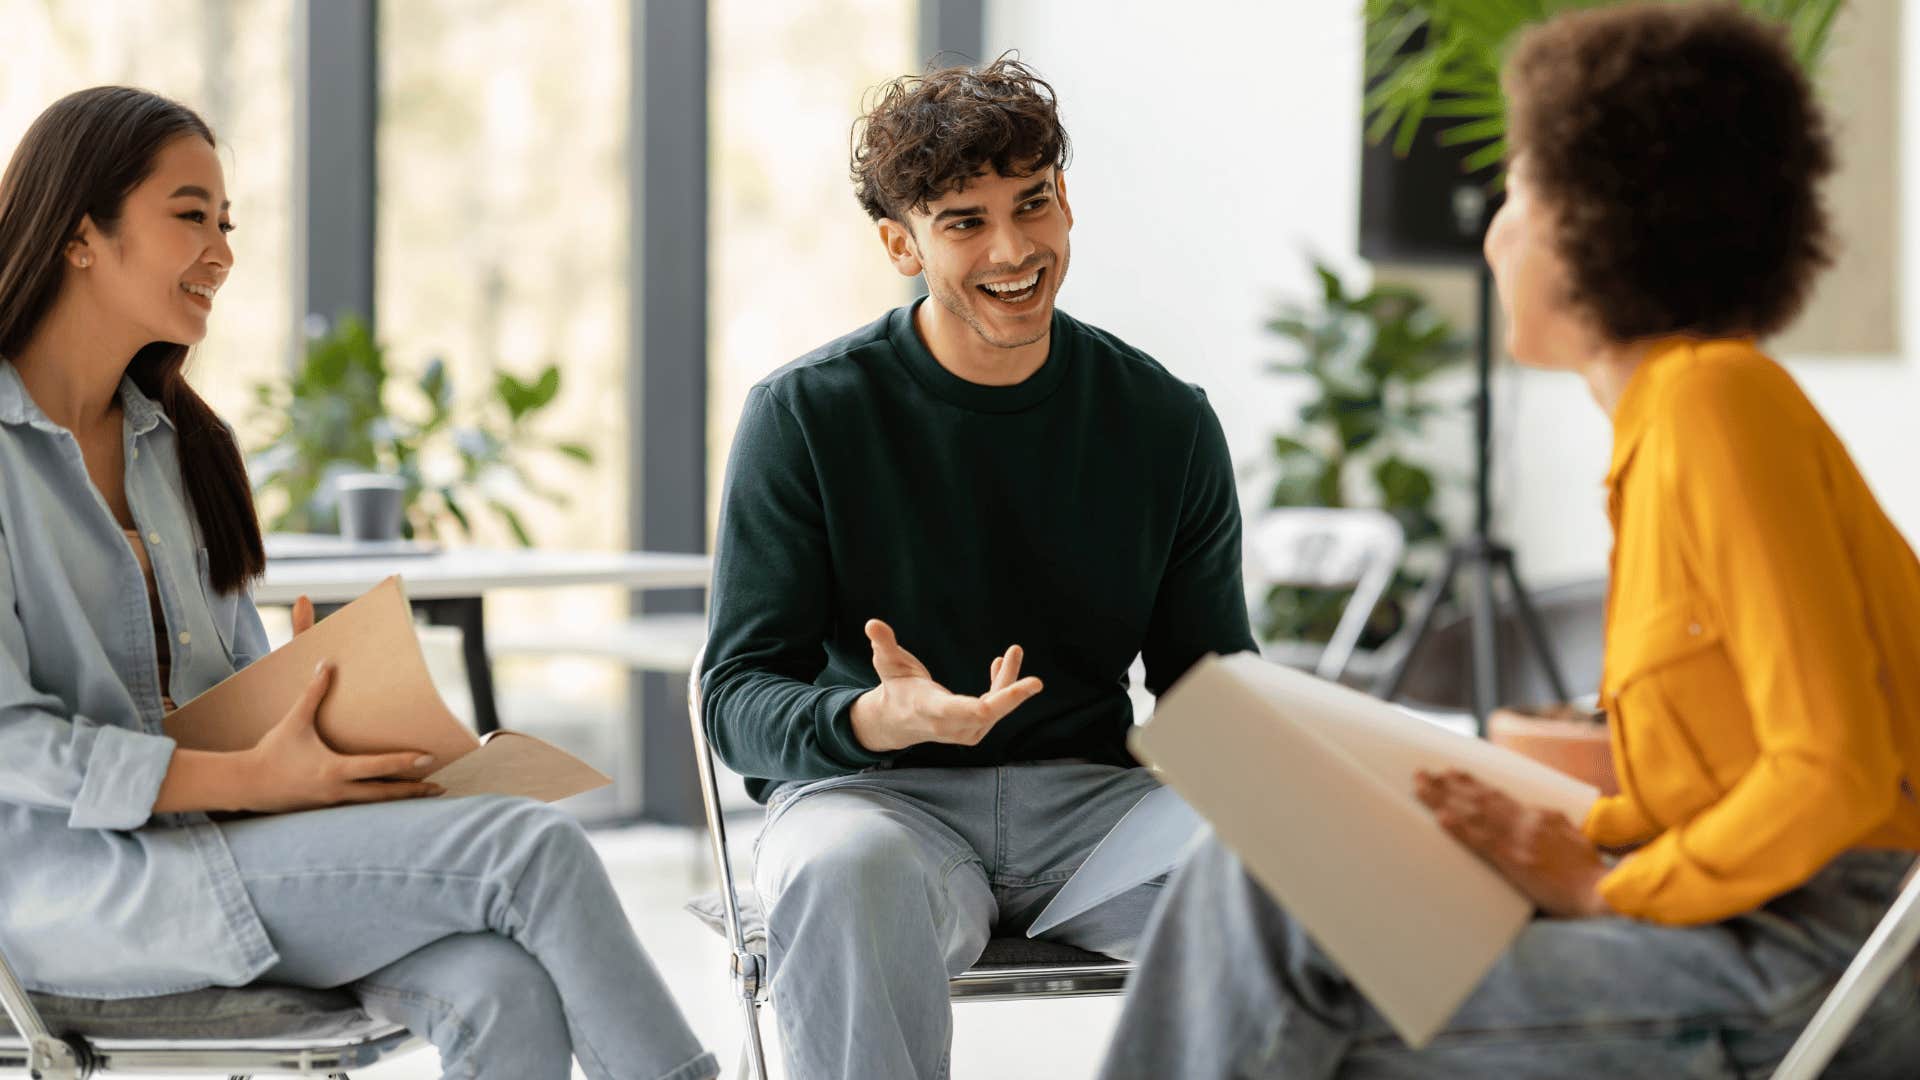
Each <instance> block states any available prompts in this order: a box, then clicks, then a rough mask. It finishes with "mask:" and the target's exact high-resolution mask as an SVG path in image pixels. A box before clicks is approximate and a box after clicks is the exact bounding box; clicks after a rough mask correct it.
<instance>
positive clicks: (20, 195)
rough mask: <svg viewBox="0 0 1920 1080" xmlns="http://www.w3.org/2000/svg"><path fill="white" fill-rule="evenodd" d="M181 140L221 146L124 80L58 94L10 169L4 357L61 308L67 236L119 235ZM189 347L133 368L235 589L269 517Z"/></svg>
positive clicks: (170, 104)
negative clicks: (168, 149)
mask: <svg viewBox="0 0 1920 1080" xmlns="http://www.w3.org/2000/svg"><path fill="white" fill-rule="evenodd" d="M182 136H197V137H199V138H202V139H205V140H207V142H208V144H209V145H211V144H212V143H213V131H212V130H211V129H210V128H208V127H207V124H206V121H204V120H202V119H200V117H199V116H198V115H197V114H195V113H194V111H193V110H192V109H189V108H187V107H186V106H184V105H181V104H180V103H178V102H175V101H170V100H168V99H166V98H163V97H161V96H159V95H158V94H152V93H149V92H147V91H145V90H135V89H132V88H129V87H125V86H96V87H94V88H92V89H90V90H81V91H79V92H77V93H73V94H68V95H67V96H66V97H63V98H61V99H60V100H59V101H56V102H54V103H53V104H52V105H51V106H49V107H48V108H47V111H46V112H43V113H41V114H40V118H39V119H37V120H35V121H34V122H33V126H32V127H30V128H28V129H27V134H26V136H25V137H24V138H22V139H21V140H20V145H19V146H18V147H17V148H15V150H14V152H13V160H11V161H10V162H8V163H7V171H6V175H5V176H4V177H0V357H4V356H11V355H13V354H14V353H16V352H17V351H18V350H19V349H20V348H21V347H22V346H24V345H25V344H26V343H27V341H28V340H29V339H30V338H31V337H32V336H33V332H34V330H35V329H36V328H37V327H39V325H40V321H41V320H42V319H44V318H46V316H47V312H48V310H49V309H51V308H52V307H53V301H54V298H55V296H57V295H58V294H59V291H60V276H61V274H63V273H64V272H65V268H66V267H65V263H66V259H65V252H66V249H67V243H68V241H70V240H72V239H73V237H74V236H75V235H76V234H77V233H78V232H79V229H80V219H81V218H82V217H91V218H92V219H93V223H94V225H95V226H96V227H97V228H98V229H99V230H100V231H101V232H102V233H104V234H106V235H108V236H112V235H113V234H114V232H115V230H116V229H117V228H118V227H119V225H120V215H121V211H122V210H123V209H124V207H125V204H126V200H127V195H128V194H129V193H130V192H132V191H133V189H134V188H136V187H138V186H139V185H140V182H141V181H143V180H145V179H146V178H147V177H148V176H149V175H151V174H152V172H153V168H154V161H155V159H156V158H157V157H158V156H159V154H160V150H161V148H162V147H165V146H166V145H167V144H168V143H170V142H172V141H173V140H174V139H177V138H180V137H182ZM186 362H187V347H186V346H185V345H182V344H179V343H177V342H170V341H155V342H150V343H148V344H147V345H145V346H143V347H142V348H141V349H140V351H139V352H137V353H135V354H134V355H133V359H132V361H131V362H130V363H129V364H128V365H127V374H128V375H129V376H131V377H132V379H133V381H134V385H136V386H138V387H139V388H140V390H141V392H142V393H144V394H146V395H147V396H148V397H150V398H152V399H153V400H155V401H157V402H159V403H160V407H161V408H162V409H163V410H165V411H166V414H167V418H168V419H169V420H171V421H172V422H173V427H174V430H175V432H176V433H177V436H178V440H179V447H180V479H181V481H182V483H183V486H184V487H185V489H186V492H187V501H188V502H189V503H190V504H191V506H192V508H193V513H194V517H195V519H196V520H197V521H198V522H199V524H200V536H201V539H202V540H203V541H204V542H205V543H206V545H207V555H208V562H209V571H210V576H211V578H212V583H213V586H214V587H215V588H217V589H219V590H220V591H221V592H232V591H234V590H236V589H238V588H240V587H241V586H242V585H244V584H246V583H247V582H248V581H250V580H252V579H253V578H256V577H259V576H260V574H261V573H262V572H264V571H265V570H266V566H267V555H266V549H265V548H264V547H263V546H262V544H261V542H260V519H259V517H258V516H257V515H256V513H255V511H254V508H253V492H252V490H251V489H250V488H249V487H248V486H247V467H246V462H245V461H244V460H243V459H242V458H241V456H240V446H239V444H238V443H236V442H235V441H234V438H233V431H232V430H231V429H230V428H228V427H227V425H226V424H224V423H222V422H221V421H220V418H219V417H218V416H216V415H214V412H213V409H212V408H210V407H209V406H208V405H207V403H206V402H205V401H204V400H202V399H201V397H200V395H199V394H196V393H194V391H193V388H192V387H190V386H188V385H187V380H186V376H185V375H184V374H183V372H182V369H183V368H184V367H185V366H186Z"/></svg>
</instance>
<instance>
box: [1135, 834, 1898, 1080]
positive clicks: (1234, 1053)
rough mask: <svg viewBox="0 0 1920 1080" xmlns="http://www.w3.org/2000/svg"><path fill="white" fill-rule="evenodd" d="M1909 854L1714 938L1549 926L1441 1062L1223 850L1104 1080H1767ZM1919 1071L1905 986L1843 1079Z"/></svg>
mask: <svg viewBox="0 0 1920 1080" xmlns="http://www.w3.org/2000/svg"><path fill="white" fill-rule="evenodd" d="M1912 861H1913V856H1912V855H1911V854H1910V853H1904V852H1884V851H1883V852H1854V853H1850V854H1847V855H1843V856H1841V857H1840V858H1839V859H1837V860H1835V861H1834V862H1833V864H1831V865H1830V866H1828V867H1827V868H1826V869H1825V870H1823V871H1821V872H1820V873H1819V874H1818V875H1816V876H1815V877H1814V879H1813V880H1812V881H1810V882H1808V883H1807V884H1806V885H1804V886H1802V887H1801V888H1799V889H1796V890H1794V891H1793V892H1790V893H1788V894H1786V895H1784V896H1781V897H1779V898H1777V899H1775V900H1774V901H1773V902H1771V903H1769V904H1767V905H1766V906H1765V907H1763V908H1761V909H1760V910H1758V911H1755V912H1752V913H1750V914H1747V915H1742V916H1738V917H1736V918H1733V919H1729V920H1727V921H1726V922H1721V923H1714V924H1710V925H1706V926H1693V927H1668V926H1656V925H1654V924H1651V923H1644V922H1637V921H1634V920H1631V919H1623V918H1610V919H1544V918H1543V919H1536V920H1534V922H1533V923H1532V924H1531V925H1529V926H1528V928H1527V929H1526V930H1524V931H1522V933H1521V935H1520V937H1519V938H1518V939H1517V940H1516V941H1515V942H1514V944H1513V946H1512V947H1511V948H1510V949H1508V950H1507V953H1506V955H1505V956H1504V957H1502V958H1501V959H1500V961H1499V962H1497V963H1496V964H1495V965H1494V967H1493V969H1492V971H1491V972H1490V973H1489V974H1488V975H1487V977H1486V979H1485V980H1484V981H1482V982H1481V984H1480V986H1479V988H1478V989H1476V990H1475V991H1474V993H1473V994H1472V995H1470V996H1469V997H1468V999H1467V1001H1466V1003H1465V1004H1464V1005H1462V1006H1461V1008H1460V1011H1459V1012H1458V1013H1456V1014H1455V1015H1454V1017H1453V1018H1452V1020H1451V1021H1450V1022H1449V1023H1448V1025H1447V1027H1446V1029H1445V1030H1443V1031H1442V1032H1441V1033H1440V1035H1439V1036H1438V1037H1437V1038H1435V1039H1434V1041H1433V1042H1432V1043H1431V1044H1430V1045H1429V1046H1428V1047H1427V1048H1425V1049H1424V1050H1420V1051H1415V1050H1411V1049H1409V1048H1408V1047H1407V1046H1406V1044H1405V1043H1402V1042H1401V1041H1400V1040H1399V1038H1397V1037H1396V1036H1395V1035H1394V1034H1393V1033H1392V1031H1391V1030H1390V1029H1389V1028H1388V1027H1387V1024H1386V1022H1385V1020H1384V1019H1382V1017H1381V1016H1380V1014H1379V1013H1377V1012H1376V1011H1374V1009H1373V1008H1372V1007H1371V1006H1370V1005H1368V1004H1367V1002H1366V1000H1365V999H1364V998H1363V997H1362V996H1361V995H1360V994H1359V992H1358V991H1356V990H1355V989H1354V988H1353V986H1352V984H1350V983H1349V982H1347V980H1346V978H1345V977H1344V976H1343V975H1342V974H1341V973H1340V971H1339V969H1338V968H1337V967H1336V966H1334V964H1333V963H1332V962H1331V961H1329V960H1328V959H1327V957H1326V956H1325V954H1323V953H1322V952H1321V951H1320V950H1319V949H1318V948H1317V947H1316V946H1315V945H1314V944H1313V942H1312V941H1311V940H1310V939H1309V938H1308V937H1307V935H1306V933H1305V931H1304V930H1303V929H1302V927H1301V926H1300V925H1299V924H1298V923H1297V922H1295V921H1294V920H1293V919H1292V918H1291V917H1290V916H1288V914H1287V913H1286V911H1284V910H1283V909H1282V908H1281V907H1280V906H1279V905H1278V904H1276V903H1274V902H1273V900H1272V899H1270V898H1269V897H1268V896H1267V894H1266V893H1265V892H1264V891H1262V890H1261V888H1260V887H1259V885H1257V884H1256V883H1255V882H1254V881H1253V879H1252V878H1250V877H1248V876H1247V874H1246V872H1245V870H1244V869H1243V868H1242V867H1241V865H1240V862H1239V860H1238V859H1237V858H1235V857H1234V855H1233V854H1232V853H1231V852H1229V851H1228V850H1227V849H1226V848H1225V847H1224V846H1223V845H1221V844H1220V843H1219V842H1218V841H1217V840H1214V839H1212V838H1209V839H1208V840H1207V841H1206V842H1205V843H1204V844H1202V845H1201V846H1200V847H1199V848H1198V849H1197V850H1196V852H1195V854H1194V856H1193V858H1192V860H1191V861H1190V862H1189V863H1188V864H1187V865H1186V866H1185V867H1183V868H1182V869H1181V870H1179V871H1178V872H1177V873H1176V874H1175V875H1174V879H1173V882H1172V884H1171V885H1169V887H1168V888H1167V889H1166V897H1165V901H1164V903H1163V905H1162V906H1161V908H1160V910H1159V911H1158V912H1156V913H1155V915H1154V920H1153V926H1152V927H1151V928H1150V929H1149V930H1148V935H1147V940H1146V943H1145V944H1144V945H1143V946H1142V949H1141V953H1140V960H1139V968H1138V970H1137V972H1136V973H1135V977H1134V979H1133V982H1132V985H1131V988H1130V989H1129V991H1128V994H1127V1000H1126V1004H1125V1006H1124V1008H1123V1010H1122V1012H1121V1017H1120V1023H1119V1027H1118V1030H1117V1032H1116V1033H1115V1036H1114V1040H1113V1044H1112V1047H1111V1049H1110V1051H1109V1053H1108V1056H1107V1062H1106V1066H1105V1069H1104V1071H1103V1072H1102V1073H1101V1077H1102V1080H1131V1078H1134V1077H1167V1076H1178V1077H1182V1078H1183V1080H1214V1078H1221V1080H1225V1078H1228V1077H1232V1078H1235V1080H1256V1078H1267V1077H1274V1078H1277V1077H1286V1078H1287V1080H1313V1078H1316V1077H1333V1076H1340V1077H1366V1078H1369V1080H1384V1078H1394V1080H1398V1078H1403V1077H1405V1078H1411V1077H1463V1078H1464V1077H1496V1076H1497V1077H1535V1078H1542V1080H1558V1078H1566V1080H1574V1078H1581V1080H1584V1078H1589V1077H1601V1076H1619V1077H1639V1076H1648V1077H1652V1076H1658V1077H1746V1076H1754V1077H1761V1076H1765V1075H1767V1074H1768V1073H1769V1072H1771V1071H1772V1069H1773V1067H1774V1066H1775V1065H1776V1064H1778V1062H1779V1060H1780V1058H1781V1057H1783V1056H1784V1055H1785V1053H1786V1051H1787V1048H1788V1047H1790V1046H1791V1045H1792V1044H1793V1040H1794V1039H1795V1038H1796V1037H1797V1036H1798V1035H1799V1033H1800V1029H1801V1028H1803V1027H1804V1026H1805V1025H1806V1023H1807V1021H1808V1020H1809V1019H1810V1018H1811V1017H1812V1015H1813V1011H1814V1010H1815V1009H1816V1008H1817V1007H1818V1006H1819V1004H1820V1001H1821V999H1822V998H1823V997H1824V996H1825V995H1826V993H1827V991H1828V989H1829V988H1830V987H1831V986H1832V984H1833V981H1834V979H1835V978H1837V977H1838V975H1839V973H1840V972H1841V970H1843V969H1844V968H1845V967H1846V965H1847V963H1848V961H1849V960H1851V959H1852V956H1853V954H1854V952H1855V951H1857V950H1858V949H1859V947H1860V944H1861V943H1862V942H1863V941H1865V940H1866V938H1867V935H1868V934H1869V933H1871V932H1872V929H1873V927H1874V925H1875V923H1877V922H1878V921H1879V919H1880V917H1881V915H1883V914H1884V913H1885V911H1886V909H1887V907H1888V905H1889V904H1890V903H1891V902H1892V900H1893V897H1894V895H1895V894H1896V893H1897V892H1898V889H1899V882H1900V878H1901V876H1902V875H1903V874H1905V872H1906V870H1907V867H1908V866H1909V865H1910V864H1911V863H1912ZM1917 1070H1920V981H1916V978H1915V975H1914V974H1911V973H1907V972H1903V973H1901V974H1900V975H1897V976H1896V977H1895V978H1894V980H1893V982H1892V984H1891V985H1889V987H1888V989H1887V990H1886V992H1885V993H1883V994H1882V995H1881V997H1880V999H1879V1000H1878V1001H1877V1002H1876V1003H1875V1004H1874V1006H1873V1008H1872V1009H1871V1010H1870V1011H1869V1012H1868V1013H1867V1015H1866V1016H1865V1017H1864V1018H1863V1019H1862V1021H1861V1023H1860V1025H1859V1026H1858V1027H1857V1028H1855V1030H1854V1036H1853V1038H1852V1039H1851V1040H1849V1042H1848V1044H1847V1046H1846V1048H1845V1049H1843V1051H1842V1052H1841V1055H1840V1057H1838V1058H1837V1059H1836V1060H1835V1062H1834V1064H1833V1066H1832V1068H1831V1069H1830V1070H1829V1071H1828V1072H1827V1074H1826V1075H1827V1076H1829V1077H1859V1078H1866V1077H1887V1078H1889V1080H1891V1078H1894V1077H1912V1076H1914V1075H1915V1074H1916V1071H1917Z"/></svg>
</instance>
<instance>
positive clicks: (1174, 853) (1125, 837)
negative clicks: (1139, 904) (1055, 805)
mask: <svg viewBox="0 0 1920 1080" xmlns="http://www.w3.org/2000/svg"><path fill="white" fill-rule="evenodd" d="M1206 827H1207V823H1206V820H1205V819H1204V818H1202V817H1201V816H1200V815H1199V813H1198V812H1196V811H1195V810H1194V808H1193V807H1191V806H1188V805H1187V803H1186V800H1184V799H1182V798H1181V797H1180V793H1179V792H1177V791H1174V790H1173V789H1172V788H1165V787H1163V788H1155V789H1154V790H1152V791H1149V792H1147V794H1146V796H1145V797H1144V798H1142V799H1141V800H1140V801H1139V802H1137V803H1134V804H1133V809H1131V810H1129V811H1127V812H1126V814H1125V815H1124V816H1122V817H1121V818H1120V820H1119V822H1118V823H1116V824H1115V825H1114V827H1113V829H1112V831H1110V832H1108V833H1107V835H1106V836H1104V837H1102V838H1101V840H1100V843H1099V844H1098V845H1097V846H1096V847H1095V848H1094V849H1093V852H1092V854H1090V855H1088V856H1087V858H1086V861H1084V862H1082V863H1081V864H1080V868H1079V869H1078V870H1075V871H1074V872H1073V876H1072V877H1071V878H1068V879H1067V883H1066V884H1065V885H1062V886H1060V891H1059V892H1057V893H1054V894H1053V899H1052V900H1051V901H1049V902H1048V903H1047V906H1046V908H1045V909H1044V910H1042V911H1041V912H1040V917H1039V918H1037V919H1035V920H1033V925H1032V926H1029V927H1027V936H1028V937H1039V936H1040V935H1041V934H1044V933H1046V932H1047V931H1049V930H1051V929H1053V928H1054V927H1056V926H1059V925H1060V924H1061V923H1063V922H1066V921H1067V920H1068V919H1071V918H1073V917H1074V916H1075V915H1080V914H1083V913H1085V912H1088V911H1092V910H1093V909H1094V908H1096V907H1099V906H1100V905H1101V904H1104V903H1106V902H1107V901H1109V900H1111V899H1113V898H1114V897H1116V896H1119V895H1120V894H1121V893H1123V892H1126V891H1127V890H1128V889H1131V888H1133V887H1134V886H1136V885H1140V884H1143V883H1145V882H1148V881H1152V880H1153V879H1154V878H1157V877H1159V876H1160V875H1161V874H1164V873H1167V872H1168V871H1170V870H1172V869H1173V868H1174V867H1175V866H1178V865H1179V864H1180V860H1181V858H1182V857H1184V856H1185V855H1186V852H1187V848H1188V847H1189V846H1191V845H1192V843H1193V839H1194V837H1196V836H1198V835H1200V833H1201V832H1202V831H1204V830H1205V829H1206Z"/></svg>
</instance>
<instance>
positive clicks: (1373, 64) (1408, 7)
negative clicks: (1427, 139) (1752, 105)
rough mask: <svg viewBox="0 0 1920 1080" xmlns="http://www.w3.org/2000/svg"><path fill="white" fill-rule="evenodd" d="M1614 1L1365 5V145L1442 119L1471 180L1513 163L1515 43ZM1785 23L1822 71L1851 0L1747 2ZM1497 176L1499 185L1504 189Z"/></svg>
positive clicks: (1804, 60) (1402, 150)
mask: <svg viewBox="0 0 1920 1080" xmlns="http://www.w3.org/2000/svg"><path fill="white" fill-rule="evenodd" d="M1611 2H1616V0H1366V4H1365V8H1364V10H1365V13H1366V20H1367V32H1366V59H1365V71H1366V92H1365V94H1364V96H1363V98H1362V100H1361V110H1362V113H1363V114H1364V115H1365V116H1366V118H1367V125H1366V135H1367V141H1369V142H1372V143H1380V142H1384V141H1386V139H1387V138H1388V136H1389V135H1391V136H1392V138H1393V149H1394V153H1396V154H1400V155H1402V156H1404V155H1405V154H1406V153H1407V152H1408V151H1409V150H1411V149H1412V148H1413V140H1414V138H1415V136H1417V135H1418V134H1419V131H1420V128H1421V125H1423V124H1425V123H1426V122H1427V121H1428V120H1439V121H1445V123H1444V126H1443V127H1442V128H1441V132H1440V135H1439V142H1440V144H1441V145H1443V146H1472V147H1474V148H1475V149H1474V150H1473V151H1472V152H1471V153H1470V154H1469V155H1468V156H1467V158H1466V160H1465V163H1464V167H1465V169H1466V170H1467V171H1468V172H1477V171H1479V170H1480V169H1483V168H1486V167H1489V166H1496V165H1498V164H1499V163H1500V161H1501V160H1502V159H1503V158H1504V157H1505V156H1506V133H1507V112H1506V99H1505V98H1504V97H1503V96H1502V95H1501V92H1500V64H1501V62H1502V61H1503V60H1504V59H1505V57H1506V50H1507V49H1508V48H1509V47H1510V46H1511V44H1512V42H1513V40H1514V37H1515V35H1517V34H1518V33H1519V32H1520V31H1521V30H1523V29H1525V28H1526V27H1528V26H1530V25H1532V24H1534V23H1537V22H1542V21H1544V20H1546V19H1549V18H1552V17H1553V16H1554V15H1557V14H1559V13H1560V12H1562V11H1570V10H1573V9H1575V8H1588V7H1599V6H1602V5H1604V4H1607V3H1611ZM1741 2H1742V3H1743V4H1744V6H1746V7H1747V8H1748V9H1749V10H1751V11H1753V12H1754V13H1755V14H1757V15H1759V16H1761V17H1763V18H1767V19H1771V20H1773V21H1775V22H1779V23H1782V24H1784V25H1785V26H1786V28H1787V35H1788V38H1789V40H1790V41H1791V42H1792V43H1793V51H1794V55H1795V56H1797V57H1798V58H1799V60H1800V63H1801V64H1802V65H1803V66H1804V67H1806V68H1807V70H1809V71H1814V70H1817V69H1818V67H1819V61H1820V58H1821V56H1823V55H1824V54H1825V53H1826V49H1827V44H1828V42H1829V41H1830V40H1831V38H1832V36H1833V23H1834V20H1835V18H1837V17H1838V16H1839V14H1840V8H1841V5H1842V4H1844V3H1845V2H1846V0H1741ZM1499 181H1500V178H1498V177H1496V179H1495V181H1494V182H1495V184H1496V185H1497V184H1498V183H1499Z"/></svg>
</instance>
